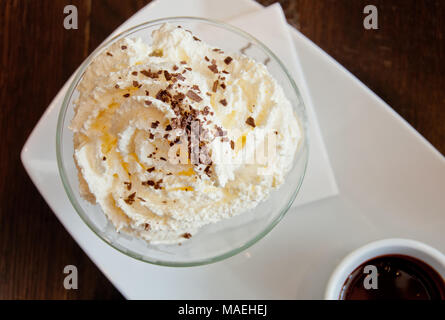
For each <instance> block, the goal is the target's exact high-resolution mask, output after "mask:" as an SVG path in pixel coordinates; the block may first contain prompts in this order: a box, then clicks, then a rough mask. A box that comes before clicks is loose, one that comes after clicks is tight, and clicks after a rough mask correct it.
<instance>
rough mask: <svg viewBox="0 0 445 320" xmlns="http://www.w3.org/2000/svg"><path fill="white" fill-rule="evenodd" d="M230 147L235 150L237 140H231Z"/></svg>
mask: <svg viewBox="0 0 445 320" xmlns="http://www.w3.org/2000/svg"><path fill="white" fill-rule="evenodd" d="M230 148H232V150H235V142H233V140H230Z"/></svg>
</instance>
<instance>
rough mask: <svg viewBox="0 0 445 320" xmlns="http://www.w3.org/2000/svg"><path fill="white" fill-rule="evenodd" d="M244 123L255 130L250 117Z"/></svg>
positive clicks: (253, 122)
mask: <svg viewBox="0 0 445 320" xmlns="http://www.w3.org/2000/svg"><path fill="white" fill-rule="evenodd" d="M246 123H247V124H248V125H249V126H251V127H254V128H255V120H254V119H253V118H252V117H249V118H247V120H246Z"/></svg>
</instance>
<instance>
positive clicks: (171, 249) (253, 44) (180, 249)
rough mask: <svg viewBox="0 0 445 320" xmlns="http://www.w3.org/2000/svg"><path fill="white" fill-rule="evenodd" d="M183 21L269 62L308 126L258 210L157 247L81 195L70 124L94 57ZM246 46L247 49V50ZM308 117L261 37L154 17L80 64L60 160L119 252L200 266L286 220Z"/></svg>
mask: <svg viewBox="0 0 445 320" xmlns="http://www.w3.org/2000/svg"><path fill="white" fill-rule="evenodd" d="M166 22H169V23H172V24H178V25H179V24H180V25H181V26H182V27H184V28H185V29H188V30H191V31H192V32H193V33H194V34H196V35H197V36H198V37H199V38H200V39H202V40H203V41H206V42H207V43H209V44H210V45H213V46H215V47H218V48H221V49H222V50H224V51H225V52H239V51H240V50H242V52H243V53H244V54H246V55H248V56H250V57H251V58H253V59H255V60H256V61H260V62H267V68H268V70H269V72H270V73H271V74H272V75H273V76H274V78H275V79H276V80H277V81H278V83H279V84H280V85H281V86H282V87H283V89H284V92H285V94H286V96H287V98H288V99H289V100H290V101H291V103H292V105H293V108H294V111H295V113H296V114H297V116H298V119H299V121H300V126H301V127H302V129H303V139H302V140H301V142H300V145H299V146H298V149H297V151H296V155H295V159H294V163H293V167H292V169H291V170H290V172H288V174H287V176H286V180H285V183H284V184H283V185H282V186H281V187H280V188H279V189H277V190H274V191H272V193H271V194H270V196H269V198H268V199H267V200H266V201H264V202H261V203H260V204H259V205H258V206H257V207H255V208H254V209H252V210H249V211H246V212H244V213H242V214H240V215H238V216H235V217H232V218H230V219H226V220H223V221H220V222H218V223H215V224H211V225H208V226H206V227H204V228H202V229H200V231H199V232H198V233H197V234H196V235H194V236H193V238H191V239H190V240H187V241H184V242H183V243H182V245H181V246H179V245H152V244H149V243H147V242H146V241H144V240H141V239H138V238H135V237H133V236H131V235H128V234H125V233H118V232H117V231H116V230H115V228H114V226H113V225H112V224H111V222H109V221H108V220H107V218H106V217H105V214H104V213H103V211H102V209H101V208H100V206H99V205H92V204H90V203H89V202H87V201H86V200H84V199H83V198H82V197H81V196H80V193H79V188H78V184H79V182H78V177H77V168H76V166H75V163H74V158H73V152H74V149H73V134H72V132H71V130H69V128H68V126H69V124H70V122H71V119H72V118H73V116H74V108H73V106H74V102H75V100H76V98H77V96H78V92H77V90H76V88H77V85H78V84H79V82H80V80H81V79H82V77H83V75H84V72H85V70H86V68H87V67H88V65H89V64H90V63H91V61H92V59H94V57H96V56H97V55H98V54H99V53H100V52H102V51H103V50H105V49H106V48H107V47H108V46H109V45H111V44H112V43H114V42H115V41H118V40H120V39H122V38H124V37H141V38H142V39H143V40H144V41H146V42H148V43H150V41H151V32H152V31H153V30H155V29H157V28H159V26H160V25H161V24H163V23H166ZM243 48H244V49H243ZM307 131H308V130H307V118H306V111H305V107H304V103H303V100H302V98H301V95H300V93H299V91H298V88H297V86H296V85H295V83H294V81H293V80H292V78H291V76H290V74H289V72H288V71H287V70H286V68H285V66H284V64H283V63H282V62H281V61H280V60H279V59H278V58H277V57H276V55H275V54H274V53H273V52H272V51H271V50H270V49H268V48H267V47H266V46H265V45H264V44H262V43H261V42H260V41H258V40H257V39H255V38H254V37H252V36H251V35H249V34H247V33H246V32H244V31H242V30H240V29H237V28H235V27H233V26H230V25H228V24H225V23H221V22H217V21H211V20H207V19H202V18H192V17H173V18H165V19H159V20H153V21H149V22H146V23H143V24H140V25H138V26H135V27H133V28H131V29H128V30H126V31H124V32H122V33H120V34H118V35H116V36H115V37H113V38H111V39H109V40H107V41H106V42H104V43H103V44H102V45H100V46H99V47H98V48H97V49H96V50H95V51H94V52H93V53H92V54H91V55H90V56H89V57H88V58H87V59H86V60H85V61H84V62H83V63H82V65H81V66H80V68H79V69H78V71H77V73H76V75H75V77H74V80H73V82H72V83H71V85H70V87H69V89H68V91H67V93H66V95H65V98H64V101H63V105H62V109H61V110H60V114H59V118H58V123H57V133H56V152H57V164H58V167H59V172H60V176H61V178H62V182H63V186H64V188H65V190H66V193H67V195H68V197H69V199H70V201H71V203H72V205H73V207H74V209H75V210H76V211H77V213H78V214H79V215H80V217H81V218H82V220H83V221H84V222H85V223H86V224H87V225H88V227H89V228H90V229H91V230H92V231H93V232H94V233H95V234H96V235H97V236H99V238H101V239H102V240H104V241H105V242H106V243H108V244H109V245H110V246H112V247H113V248H115V249H116V250H118V251H120V252H122V253H124V254H126V255H128V256H130V257H133V258H135V259H138V260H141V261H144V262H148V263H152V264H157V265H164V266H175V267H185V266H196V265H203V264H208V263H213V262H216V261H219V260H222V259H225V258H228V257H231V256H233V255H235V254H237V253H239V252H241V251H243V250H244V249H246V248H248V247H250V246H251V245H253V244H254V243H256V242H257V241H258V240H260V239H261V238H263V237H264V236H265V235H266V234H267V233H268V232H269V231H270V230H272V228H273V227H274V226H275V225H276V224H277V223H278V222H279V221H280V220H281V219H282V218H283V216H284V215H285V214H286V212H287V210H288V209H289V208H290V206H291V205H292V203H293V201H294V199H295V197H296V195H297V193H298V191H299V189H300V186H301V183H302V181H303V178H304V175H305V171H306V165H307V160H308V152H309V150H308V137H307Z"/></svg>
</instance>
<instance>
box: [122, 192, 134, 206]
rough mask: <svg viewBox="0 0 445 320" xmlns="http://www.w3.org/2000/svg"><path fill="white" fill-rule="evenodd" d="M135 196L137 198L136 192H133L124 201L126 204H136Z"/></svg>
mask: <svg viewBox="0 0 445 320" xmlns="http://www.w3.org/2000/svg"><path fill="white" fill-rule="evenodd" d="M135 196H136V192H133V193H132V194H130V195H129V196H128V197H127V198H126V199H124V201H125V203H126V204H129V205H132V204H133V202H134V198H135Z"/></svg>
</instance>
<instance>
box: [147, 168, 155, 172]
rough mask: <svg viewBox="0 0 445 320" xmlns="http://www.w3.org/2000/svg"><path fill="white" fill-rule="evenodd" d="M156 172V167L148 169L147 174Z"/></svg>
mask: <svg viewBox="0 0 445 320" xmlns="http://www.w3.org/2000/svg"><path fill="white" fill-rule="evenodd" d="M154 170H155V167H151V168H148V169H147V172H148V173H150V172H153V171H154Z"/></svg>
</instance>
